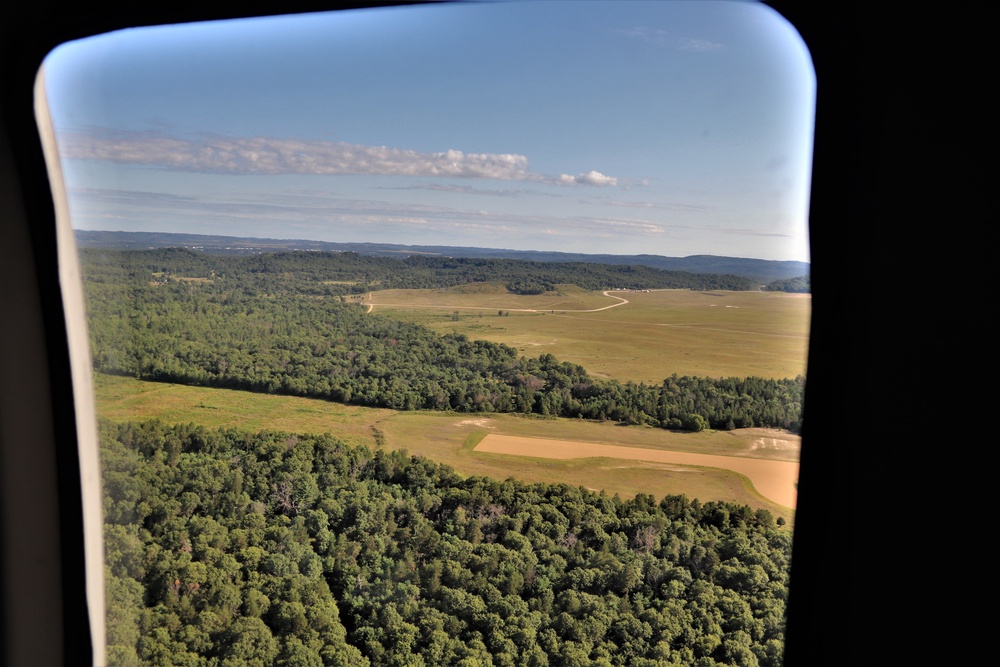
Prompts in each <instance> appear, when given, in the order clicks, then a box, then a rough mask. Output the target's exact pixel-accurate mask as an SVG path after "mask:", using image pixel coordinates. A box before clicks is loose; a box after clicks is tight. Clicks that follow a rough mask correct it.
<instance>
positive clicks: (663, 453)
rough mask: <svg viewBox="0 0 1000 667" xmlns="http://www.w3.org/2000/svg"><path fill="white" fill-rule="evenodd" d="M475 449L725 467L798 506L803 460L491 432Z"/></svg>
mask: <svg viewBox="0 0 1000 667" xmlns="http://www.w3.org/2000/svg"><path fill="white" fill-rule="evenodd" d="M475 451H477V452H489V453H494V454H512V455H515V456H533V457H536V458H542V459H584V458H598V457H600V458H612V459H625V460H629V461H650V462H654V463H672V464H677V465H681V466H697V467H703V468H722V469H725V470H732V471H733V472H736V473H739V474H741V475H744V476H745V477H747V478H748V479H749V480H750V482H751V483H752V484H753V486H754V488H755V489H757V492H758V493H760V494H761V495H762V496H764V497H766V498H768V499H769V500H772V501H774V502H776V503H778V504H779V505H782V506H784V507H790V508H793V509H794V508H795V503H796V500H797V495H798V494H797V491H796V489H795V483H796V481H798V478H799V464H798V463H791V462H788V461H772V460H765V459H748V458H742V457H737V456H715V455H711V454H690V453H687V452H673V451H668V450H660V449H644V448H640V447H621V446H617V445H600V444H594V443H589V442H571V441H568V440H549V439H546V438H525V437H520V436H512V435H498V434H495V433H490V434H489V435H487V436H486V437H485V438H483V440H482V442H480V443H479V444H478V445H476V448H475Z"/></svg>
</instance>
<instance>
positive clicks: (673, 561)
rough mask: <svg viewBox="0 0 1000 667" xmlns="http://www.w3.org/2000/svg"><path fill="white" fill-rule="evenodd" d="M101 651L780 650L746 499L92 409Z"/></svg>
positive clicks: (393, 657) (219, 663)
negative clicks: (465, 472) (443, 461)
mask: <svg viewBox="0 0 1000 667" xmlns="http://www.w3.org/2000/svg"><path fill="white" fill-rule="evenodd" d="M101 460H102V465H103V480H104V487H105V507H104V510H105V511H104V514H105V520H106V522H107V524H106V526H105V545H106V561H105V562H106V570H107V576H106V579H107V581H106V584H107V603H108V618H107V641H108V664H113V665H192V666H215V667H269V666H271V665H276V666H278V667H291V666H292V665H296V666H306V665H307V666H311V667H323V666H326V667H395V666H404V665H410V666H414V667H418V666H426V667H431V666H433V665H457V666H461V667H473V666H477V665H478V666H493V667H521V666H526V667H543V666H553V667H554V666H556V665H562V666H567V667H568V666H583V665H593V666H596V667H619V666H620V667H624V666H626V665H629V666H646V667H653V666H657V667H671V666H674V667H681V666H684V667H688V666H690V665H697V666H700V667H713V666H715V665H745V666H748V667H749V666H751V665H753V666H759V667H777V666H778V665H780V664H781V662H782V652H783V645H784V644H783V642H784V632H785V620H784V619H785V601H786V599H787V593H788V570H789V559H790V555H791V533H790V532H789V531H787V530H782V529H780V528H779V526H778V525H777V524H778V523H781V520H780V519H779V520H778V521H777V522H776V521H775V519H774V518H773V517H772V516H771V515H770V514H769V513H768V512H767V511H765V510H756V511H755V510H752V509H751V508H749V507H747V506H740V505H733V504H728V503H718V502H708V503H705V504H701V503H699V502H698V501H697V500H688V499H686V498H685V497H683V496H668V497H665V498H663V499H661V500H660V501H659V502H656V501H655V499H654V498H652V497H651V496H649V495H646V494H639V495H638V496H636V497H635V498H634V499H631V500H621V499H619V498H618V497H617V496H615V497H608V496H607V495H605V494H604V493H596V492H591V491H587V490H585V489H583V488H577V487H570V486H568V485H564V484H562V485H559V484H526V483H522V482H517V481H514V480H511V479H508V480H506V481H498V480H492V479H486V478H481V477H473V478H469V479H461V478H460V477H459V476H458V475H457V474H456V473H455V472H454V471H453V470H452V469H450V468H448V467H447V466H444V465H438V464H435V463H433V462H431V461H429V460H427V459H424V458H420V457H411V456H408V455H407V454H406V453H405V452H402V451H395V452H389V451H377V452H375V453H372V452H371V451H370V450H368V449H366V448H363V447H361V448H354V447H349V446H346V445H344V444H342V443H340V442H338V441H337V440H336V439H334V438H333V437H331V436H329V435H325V436H310V435H290V434H287V433H274V432H262V433H258V434H249V433H243V432H239V431H235V430H224V431H208V430H205V429H202V428H200V427H194V426H183V425H178V426H172V427H167V426H164V425H162V424H159V423H155V422H154V423H146V424H134V423H128V424H111V423H102V424H101Z"/></svg>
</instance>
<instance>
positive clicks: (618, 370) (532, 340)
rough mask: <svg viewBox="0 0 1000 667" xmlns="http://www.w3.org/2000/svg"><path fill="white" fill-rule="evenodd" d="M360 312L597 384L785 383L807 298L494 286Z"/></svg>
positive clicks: (799, 349) (801, 369)
mask: <svg viewBox="0 0 1000 667" xmlns="http://www.w3.org/2000/svg"><path fill="white" fill-rule="evenodd" d="M621 299H626V300H627V301H628V303H625V304H621ZM366 303H368V304H371V305H372V306H373V312H376V313H382V314H385V315H387V316H390V317H393V318H397V319H401V320H406V321H410V322H418V323H420V324H423V325H426V326H428V327H430V328H432V329H434V330H435V331H437V332H439V333H450V332H455V333H463V334H465V335H467V336H469V337H470V338H476V339H484V340H490V341H494V342H498V343H504V344H506V345H510V346H511V347H514V348H516V349H517V350H518V351H519V352H521V353H522V354H524V355H527V356H531V357H537V356H538V355H540V354H544V353H546V352H548V353H552V354H554V355H555V356H556V357H557V358H559V359H560V360H564V361H572V362H573V363H577V364H580V365H582V366H584V367H585V368H586V369H587V370H588V372H590V373H591V374H593V375H596V376H598V377H612V378H616V379H619V380H623V381H626V380H632V381H635V382H647V383H656V384H658V383H660V382H662V380H663V378H665V377H668V376H670V375H671V374H672V373H677V374H678V375H696V376H707V377H727V376H739V377H746V376H751V375H754V376H759V377H765V378H791V377H795V376H797V375H805V372H806V367H805V364H806V355H807V351H808V339H809V316H810V308H811V299H810V297H809V295H803V294H784V293H777V292H696V291H691V290H653V291H650V292H609V293H608V295H604V294H601V293H599V292H585V291H583V290H581V289H579V288H577V287H573V286H560V287H559V290H558V291H556V292H549V293H547V294H544V295H537V296H519V295H515V294H509V293H507V292H506V290H504V289H503V288H502V287H501V286H498V285H477V286H466V287H457V288H452V289H440V290H385V291H380V292H373V293H372V294H371V295H370V296H369V297H368V299H366ZM614 304H621V305H614ZM607 306H613V307H611V308H607ZM598 309H602V310H598ZM498 311H503V312H504V313H509V314H506V315H504V316H500V315H498Z"/></svg>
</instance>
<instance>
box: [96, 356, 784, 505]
mask: <svg viewBox="0 0 1000 667" xmlns="http://www.w3.org/2000/svg"><path fill="white" fill-rule="evenodd" d="M95 385H96V393H97V410H98V414H99V415H101V416H102V417H106V418H109V419H112V420H117V421H122V420H143V419H151V418H159V419H162V420H163V421H165V422H169V423H177V422H180V423H188V422H193V423H195V424H201V425H204V426H206V427H236V428H241V429H246V430H260V429H277V430H283V431H290V432H298V433H327V432H328V433H332V434H334V435H336V436H337V437H338V438H340V439H342V440H343V441H345V442H348V443H351V444H366V445H368V446H369V447H376V446H378V445H377V443H378V442H381V443H383V445H384V446H385V447H388V448H391V449H406V450H407V451H409V452H410V453H411V454H421V455H424V456H427V457H428V458H430V459H432V460H434V461H439V462H442V463H447V464H448V465H451V466H452V467H454V468H455V469H456V470H457V471H458V472H460V473H461V474H464V475H486V476H491V477H496V478H501V479H503V478H506V477H514V478H517V479H521V480H524V481H528V482H566V483H569V484H572V485H574V486H584V487H587V488H591V489H604V490H606V491H607V492H608V493H612V494H613V493H618V494H620V495H622V496H633V495H635V494H636V493H639V492H643V493H651V494H653V495H654V496H656V497H657V498H659V497H662V496H664V495H668V494H677V493H684V494H686V495H688V496H689V497H693V498H699V499H701V500H702V501H707V500H727V501H732V502H737V503H741V504H748V505H750V506H752V507H755V508H756V507H763V508H765V509H768V510H770V511H771V512H772V513H774V514H775V515H776V516H783V517H785V519H786V520H787V521H789V522H790V521H791V519H792V517H793V513H792V511H791V510H789V509H787V508H783V507H781V506H779V505H777V504H775V503H773V502H771V501H769V500H768V499H766V498H764V497H762V496H761V495H760V494H758V493H757V492H756V491H755V490H754V489H753V487H752V485H751V484H750V483H749V481H748V480H747V479H746V478H745V477H743V476H742V475H738V474H736V473H733V472H731V471H726V470H721V469H717V468H697V469H692V468H683V467H679V466H671V465H667V464H656V463H646V462H639V461H625V460H616V459H583V460H570V461H558V460H543V459H537V458H532V457H521V456H511V455H504V454H489V453H484V452H476V451H474V448H475V446H476V445H477V444H478V443H479V441H480V440H482V438H483V437H485V436H486V435H487V434H488V433H499V434H505V435H515V436H526V437H541V438H554V439H560V440H572V441H580V442H596V443H603V444H613V445H620V446H629V447H643V448H651V449H667V450H675V451H688V452H697V453H702V454H721V455H729V456H747V457H755V458H762V459H775V460H782V461H796V460H798V445H799V440H798V437H797V436H792V435H790V434H787V433H783V432H779V431H771V430H765V429H746V430H739V431H729V432H722V431H719V432H702V433H696V434H695V433H692V434H687V433H672V432H669V431H664V430H661V429H655V428H649V427H624V426H617V425H615V424H612V423H593V422H587V421H583V420H572V419H541V418H534V417H525V416H518V415H488V416H484V415H467V414H455V413H442V412H394V411H392V410H383V409H372V408H360V407H354V406H345V405H341V404H339V403H331V402H327V401H321V400H315V399H306V398H296V397H288V396H271V395H264V394H253V393H249V392H241V391H229V390H223V389H209V388H204V387H187V386H183V385H176V384H166V383H154V382H143V381H140V380H135V379H132V378H122V377H112V376H106V375H97V376H95Z"/></svg>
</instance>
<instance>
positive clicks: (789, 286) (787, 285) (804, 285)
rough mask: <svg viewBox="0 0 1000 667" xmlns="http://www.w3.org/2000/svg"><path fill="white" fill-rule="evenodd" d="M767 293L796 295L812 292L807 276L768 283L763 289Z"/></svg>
mask: <svg viewBox="0 0 1000 667" xmlns="http://www.w3.org/2000/svg"><path fill="white" fill-rule="evenodd" d="M764 289H766V290H767V291H768V292H794V293H796V294H809V293H811V292H812V283H811V281H810V280H809V276H799V277H798V278H789V279H787V280H775V281H774V282H772V283H768V284H767V286H766V287H765V288H764Z"/></svg>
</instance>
